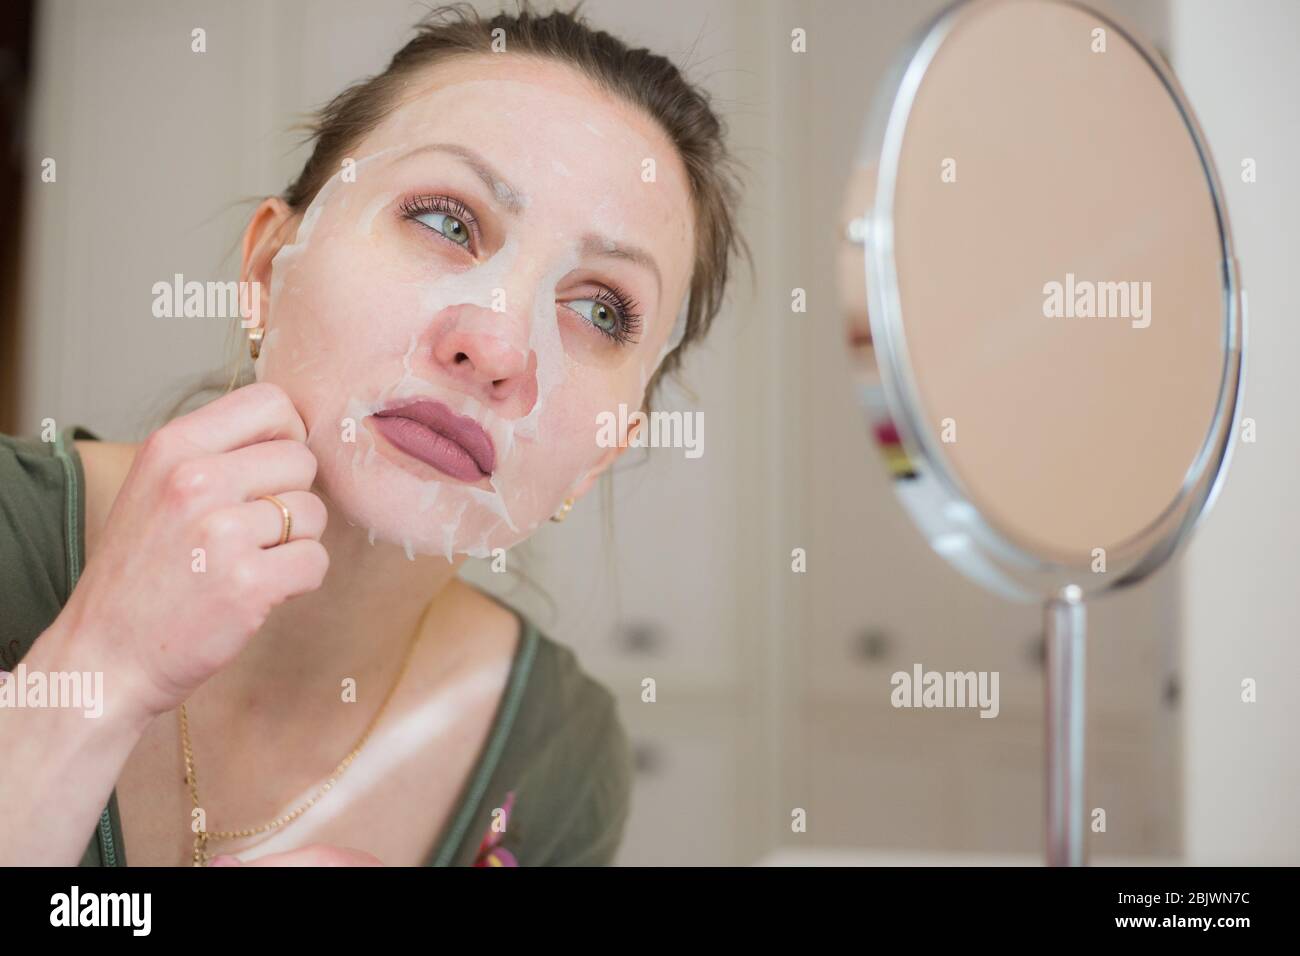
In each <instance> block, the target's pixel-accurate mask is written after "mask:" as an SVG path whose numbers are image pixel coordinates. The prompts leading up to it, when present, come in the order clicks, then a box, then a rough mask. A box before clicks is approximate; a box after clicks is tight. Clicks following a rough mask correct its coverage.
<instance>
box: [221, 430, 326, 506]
mask: <svg viewBox="0 0 1300 956" xmlns="http://www.w3.org/2000/svg"><path fill="white" fill-rule="evenodd" d="M218 460H219V461H220V465H219V466H218V467H220V468H221V469H222V472H223V474H225V475H227V476H229V477H228V480H229V481H230V482H231V483H233V485H234V486H235V488H236V490H237V492H238V497H239V499H240V500H242V501H254V500H256V499H257V498H259V497H261V496H262V495H278V494H279V493H280V492H282V491H291V490H293V489H296V488H311V483H312V482H313V481H315V479H316V456H315V455H314V454H312V452H311V449H309V448H308V447H307V446H306V445H305V444H304V443H302V442H300V441H294V440H292V439H289V438H279V439H275V440H273V441H264V442H258V443H257V444H256V445H246V446H244V447H243V448H236V449H235V450H234V451H230V452H227V453H226V454H224V455H221V456H219V459H218Z"/></svg>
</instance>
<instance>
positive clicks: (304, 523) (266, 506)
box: [234, 491, 329, 548]
mask: <svg viewBox="0 0 1300 956" xmlns="http://www.w3.org/2000/svg"><path fill="white" fill-rule="evenodd" d="M275 497H277V498H279V499H280V501H282V502H283V503H284V506H285V507H286V508H288V509H289V518H290V520H289V541H290V542H292V541H298V540H301V539H303V538H315V539H317V540H319V539H320V536H321V533H322V532H323V531H324V530H325V522H326V521H327V520H328V519H329V515H328V513H327V512H326V509H325V502H323V501H321V500H320V498H318V497H317V496H316V495H314V494H312V493H311V492H310V491H281V492H279V493H277V494H276V495H275ZM234 510H235V511H237V512H238V513H239V516H240V520H241V521H243V522H244V523H245V524H246V526H247V527H249V528H251V529H252V535H253V540H254V541H256V542H257V544H258V545H259V546H260V547H263V548H271V547H276V546H278V545H279V544H280V538H281V536H282V535H283V534H284V512H282V511H281V510H280V509H279V507H278V506H277V505H276V504H275V502H273V501H267V500H265V499H262V498H259V499H257V500H256V501H246V502H244V503H243V504H241V505H235V507H234Z"/></svg>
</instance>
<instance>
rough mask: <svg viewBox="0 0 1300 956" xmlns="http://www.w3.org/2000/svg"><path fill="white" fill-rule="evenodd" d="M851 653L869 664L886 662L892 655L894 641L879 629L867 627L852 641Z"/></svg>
mask: <svg viewBox="0 0 1300 956" xmlns="http://www.w3.org/2000/svg"><path fill="white" fill-rule="evenodd" d="M853 653H854V655H855V656H856V657H857V658H858V659H859V660H863V661H869V662H871V663H876V662H878V661H883V660H886V659H887V658H889V657H890V656H892V655H893V653H894V639H893V638H892V637H890V636H889V635H888V634H887V633H886V632H885V631H884V630H882V629H881V628H878V627H869V628H867V629H866V630H864V631H862V632H861V633H860V634H858V636H857V637H856V638H855V639H854V641H853Z"/></svg>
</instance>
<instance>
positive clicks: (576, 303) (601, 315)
mask: <svg viewBox="0 0 1300 956" xmlns="http://www.w3.org/2000/svg"><path fill="white" fill-rule="evenodd" d="M584 306H585V308H584ZM569 308H571V309H573V311H574V312H577V313H578V314H580V315H581V316H583V318H585V319H586V320H587V321H588V322H590V323H591V324H592V325H594V326H595V327H596V328H598V329H600V330H601V331H602V332H605V333H606V334H608V335H613V334H614V333H615V332H617V331H618V313H617V312H616V311H615V310H614V309H613V308H612V307H611V306H610V305H609V304H608V303H605V302H600V301H598V300H596V299H574V300H573V301H572V302H570V303H569Z"/></svg>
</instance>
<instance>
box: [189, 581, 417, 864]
mask: <svg viewBox="0 0 1300 956" xmlns="http://www.w3.org/2000/svg"><path fill="white" fill-rule="evenodd" d="M431 607H433V601H432V600H430V601H429V603H428V604H426V605H425V607H424V611H423V612H422V613H421V614H420V620H419V622H418V623H417V624H416V625H415V633H414V634H412V635H411V641H410V646H409V647H407V649H406V657H405V658H404V659H403V661H402V669H401V670H400V671H399V672H398V675H397V680H395V681H394V682H393V686H392V687H390V688H389V689H388V694H387V695H386V696H385V697H384V702H383V703H382V704H380V705H379V710H377V711H376V712H375V716H374V717H372V718H371V719H370V723H369V724H368V725H367V726H366V729H365V732H364V733H362V735H361V739H360V740H358V741H357V745H356V746H355V747H353V748H352V751H351V753H349V754H348V755H347V756H346V757H344V758H343V760H342V761H341V762H340V763H339V765H338V766H337V767H335V768H334V773H333V775H332V776H331V777H330V778H329V780H327V781H326V782H325V784H324V785H323V786H322V787H321V788H320V789H319V790H317V791H316V793H314V794H313V795H312V797H311V799H310V800H308V801H307V802H306V803H303V804H301V805H300V806H299V807H297V808H296V809H295V810H293V811H292V812H290V813H286V814H284V815H283V816H280V817H276V818H275V819H274V820H272V821H271V822H270V823H264V824H262V825H261V826H260V827H248V828H245V829H243V830H211V831H209V830H208V829H207V828H206V827H200V828H199V829H198V831H197V832H195V834H194V865H195V866H204V865H205V864H207V862H208V861H209V860H210V859H211V858H212V854H211V853H209V852H208V843H209V842H210V841H216V840H233V839H237V838H239V837H250V836H256V835H257V834H259V833H265V832H267V831H268V830H275V829H278V828H280V827H283V826H286V825H287V824H290V823H292V822H293V821H294V820H296V819H298V818H299V817H300V816H302V815H303V814H304V813H306V812H307V811H308V810H310V809H311V808H312V807H313V806H314V805H315V804H316V801H317V800H319V799H320V798H321V797H323V796H324V795H325V794H326V793H328V792H329V791H330V790H331V789H332V788H333V786H334V782H335V781H336V780H338V778H339V777H340V776H342V774H343V772H344V771H345V770H347V769H348V767H349V766H351V764H352V761H353V760H355V759H356V756H357V754H359V753H360V752H361V748H362V747H364V746H365V745H366V741H367V740H369V739H370V734H371V732H372V731H373V730H374V729H375V726H376V725H377V724H378V723H379V718H380V717H382V716H383V714H384V711H385V710H386V709H387V708H388V702H389V701H390V700H392V698H393V693H394V692H395V691H396V690H397V687H398V685H399V684H401V683H402V678H403V677H405V676H406V669H407V667H408V666H409V665H410V663H411V658H412V657H413V656H414V653H415V645H416V644H417V643H418V642H419V636H420V633H421V631H423V630H424V619H425V618H426V617H428V615H429V609H430V608H431ZM179 713H180V723H181V744H182V748H183V749H184V751H185V781H186V783H188V784H189V790H190V800H191V802H192V803H193V804H194V809H195V810H197V809H199V784H198V777H197V775H196V774H195V772H194V747H193V746H192V745H191V744H190V722H189V718H188V716H187V715H186V713H185V705H184V704H181V705H180V708H179ZM191 825H192V823H191Z"/></svg>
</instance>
